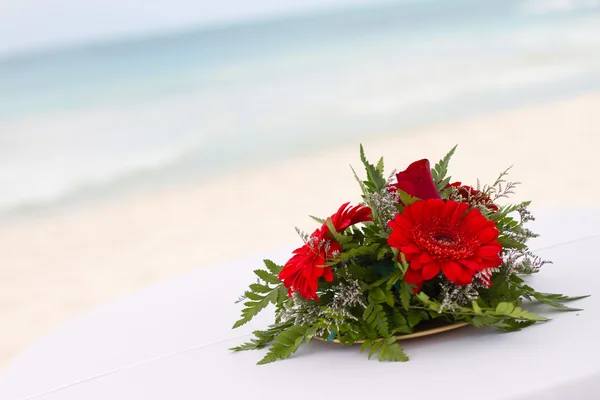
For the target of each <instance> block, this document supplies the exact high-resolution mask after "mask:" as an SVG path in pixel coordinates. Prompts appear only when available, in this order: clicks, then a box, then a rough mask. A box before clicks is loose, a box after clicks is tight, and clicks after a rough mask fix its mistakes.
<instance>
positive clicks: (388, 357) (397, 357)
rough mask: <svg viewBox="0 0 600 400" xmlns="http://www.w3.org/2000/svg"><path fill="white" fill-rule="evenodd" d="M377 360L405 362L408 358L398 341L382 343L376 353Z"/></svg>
mask: <svg viewBox="0 0 600 400" xmlns="http://www.w3.org/2000/svg"><path fill="white" fill-rule="evenodd" d="M377 358H378V359H379V361H401V362H406V361H408V360H409V358H408V356H407V355H406V353H404V350H403V349H402V347H400V345H399V344H398V343H391V344H390V343H388V342H387V341H386V342H384V343H383V345H382V346H381V349H379V353H378V354H377Z"/></svg>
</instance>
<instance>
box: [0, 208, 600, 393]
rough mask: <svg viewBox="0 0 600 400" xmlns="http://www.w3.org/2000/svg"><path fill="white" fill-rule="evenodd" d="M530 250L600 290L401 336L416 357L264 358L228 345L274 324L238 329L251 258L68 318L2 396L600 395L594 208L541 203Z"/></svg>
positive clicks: (550, 277) (2, 388) (565, 283)
mask: <svg viewBox="0 0 600 400" xmlns="http://www.w3.org/2000/svg"><path fill="white" fill-rule="evenodd" d="M537 215H538V221H536V227H537V228H536V230H537V231H539V232H540V233H542V234H543V236H542V238H540V239H537V241H536V243H534V244H533V245H532V247H533V248H534V249H535V248H541V249H542V250H541V251H540V252H539V254H540V255H542V256H543V257H545V258H549V259H552V260H553V261H554V262H555V263H554V264H553V265H547V266H546V267H545V269H544V270H543V271H542V272H541V273H540V274H538V275H536V276H534V277H532V278H531V279H530V282H532V284H533V285H534V287H536V288H538V289H539V290H543V291H557V292H559V293H567V294H594V296H592V297H591V298H588V299H584V300H580V301H578V302H576V303H574V305H576V306H580V307H581V308H585V310H584V311H582V312H577V313H557V312H553V311H548V310H547V309H545V308H543V309H541V310H543V311H544V313H545V314H546V315H549V316H550V317H552V318H553V320H552V321H550V322H549V323H546V324H541V325H537V326H534V327H531V328H528V329H525V330H523V331H521V332H517V333H510V334H503V333H498V332H497V331H495V330H477V329H474V328H471V327H467V328H463V329H459V330H457V331H453V332H449V333H444V334H440V335H437V336H432V337H428V338H422V339H415V340H411V341H406V342H403V343H402V345H403V346H404V348H405V350H406V352H407V353H408V355H409V356H410V357H411V361H410V362H408V363H380V362H378V361H367V359H366V355H365V354H361V353H359V351H358V348H347V347H340V346H338V345H335V344H331V343H318V342H316V343H312V344H311V345H310V346H306V345H303V346H302V347H301V349H300V350H299V352H298V353H296V355H295V356H293V357H292V358H290V359H288V360H285V361H279V362H276V363H274V364H270V365H265V366H256V365H255V363H256V361H258V360H259V359H260V358H261V356H262V354H263V353H264V351H262V352H260V351H251V352H242V353H231V352H229V351H228V350H227V349H228V348H229V347H232V346H234V345H237V344H239V343H241V342H243V341H244V340H245V339H247V337H245V336H244V335H246V334H248V333H250V332H251V331H252V330H254V329H259V328H263V327H266V325H267V324H268V323H269V322H270V321H271V319H272V314H270V313H269V312H268V311H265V312H264V313H263V314H261V315H259V317H257V318H256V321H253V322H252V323H250V324H247V325H245V326H243V327H241V328H239V329H237V330H235V331H234V330H231V329H230V327H231V325H232V324H233V322H235V320H237V318H238V317H239V312H240V305H235V304H233V302H234V301H235V300H236V299H237V298H238V296H239V295H240V294H241V293H242V292H243V291H244V289H245V288H246V287H247V285H248V284H249V283H250V282H251V281H252V279H253V278H252V270H253V269H255V268H259V267H260V266H261V259H262V258H263V257H268V258H271V259H273V260H274V261H276V262H281V263H283V262H285V261H286V260H287V258H289V252H290V250H292V249H293V247H295V246H292V247H290V248H287V249H280V250H277V251H272V252H266V253H261V254H256V255H254V256H250V257H247V258H246V259H242V260H236V261H233V262H229V263H224V264H222V265H218V266H214V267H211V268H206V269H202V270H199V271H196V272H193V273H190V274H187V275H184V276H181V277H179V278H176V279H173V280H171V281H168V282H165V283H162V284H159V285H157V286H155V287H152V288H150V289H147V290H145V291H141V292H138V293H134V294H132V295H130V296H127V297H125V298H122V299H120V300H118V301H115V302H112V303H109V304H107V305H105V306H103V307H100V308H98V309H95V310H93V311H92V312H90V313H88V314H86V315H84V316H82V317H80V318H78V319H76V320H74V321H72V322H70V323H68V324H66V325H64V326H62V327H61V328H60V329H58V330H56V331H55V332H53V333H51V334H49V335H47V336H45V337H44V338H42V339H41V340H39V341H38V342H36V343H35V344H34V345H32V346H31V347H30V348H29V349H28V350H27V351H25V352H24V353H22V354H21V355H20V356H19V357H18V358H17V359H16V360H15V361H14V362H13V363H12V364H11V365H10V366H9V367H8V369H7V370H6V371H5V372H4V374H2V376H0V399H2V400H21V399H30V398H31V399H44V400H69V399H77V400H80V399H85V400H94V399H111V400H112V399H144V400H154V399H203V398H208V399H213V398H215V399H220V398H228V399H229V398H240V399H241V398H245V399H258V398H267V397H270V398H272V397H273V396H277V397H285V398H286V399H290V400H291V399H307V398H312V397H318V398H325V397H327V398H338V399H340V398H349V399H354V398H363V397H364V398H367V396H368V398H373V397H374V396H377V395H383V394H384V393H385V394H386V395H387V396H390V395H392V396H396V395H395V394H394V393H397V396H398V397H404V396H409V397H413V398H417V396H418V398H420V399H439V398H444V399H454V398H456V399H461V400H469V399H481V398H485V399H487V400H495V399H516V400H521V399H523V400H524V399H529V400H532V399H544V400H552V399H566V398H568V399H597V398H598V397H597V393H598V392H599V391H600V360H599V356H600V341H598V339H597V338H598V335H599V331H600V323H599V322H598V321H599V320H600V319H599V318H598V317H600V307H599V306H600V291H597V289H596V287H598V286H599V285H600V271H599V270H598V267H597V264H598V263H597V262H596V260H595V254H594V252H595V251H596V249H597V248H598V247H599V245H600V212H598V211H595V212H591V211H590V212H582V211H581V210H580V211H577V212H576V211H571V212H549V211H548V212H539V213H537Z"/></svg>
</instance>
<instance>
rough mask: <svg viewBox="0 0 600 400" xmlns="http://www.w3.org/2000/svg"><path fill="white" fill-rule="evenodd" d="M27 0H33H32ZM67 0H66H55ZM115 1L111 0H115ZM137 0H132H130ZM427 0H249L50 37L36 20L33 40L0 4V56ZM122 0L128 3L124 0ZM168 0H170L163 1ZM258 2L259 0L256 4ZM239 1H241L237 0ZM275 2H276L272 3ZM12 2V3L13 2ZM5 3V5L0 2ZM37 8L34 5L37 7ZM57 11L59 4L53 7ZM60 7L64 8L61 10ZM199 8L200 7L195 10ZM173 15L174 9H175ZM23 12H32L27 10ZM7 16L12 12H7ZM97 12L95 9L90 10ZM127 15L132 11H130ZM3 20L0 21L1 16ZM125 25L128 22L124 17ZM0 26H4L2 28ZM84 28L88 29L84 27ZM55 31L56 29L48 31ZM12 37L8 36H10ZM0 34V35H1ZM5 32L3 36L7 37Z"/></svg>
mask: <svg viewBox="0 0 600 400" xmlns="http://www.w3.org/2000/svg"><path fill="white" fill-rule="evenodd" d="M32 1H33V0H32ZM60 1H66V2H69V0H60ZM115 1H116V0H115ZM135 1H137V0H134V1H133V2H135ZM176 1H179V2H184V3H185V2H186V1H188V0H176ZM426 1H429V0H395V1H394V0H372V1H368V0H311V1H306V2H303V3H302V4H297V3H294V2H285V1H279V2H274V1H271V0H262V1H255V2H254V5H253V7H252V8H250V9H246V10H244V9H243V7H242V11H241V12H238V13H235V12H231V11H229V12H227V11H226V12H224V13H223V12H220V13H219V12H216V13H213V14H214V15H213V16H211V15H208V16H207V15H204V14H202V13H199V14H198V15H197V16H195V17H194V13H191V18H189V17H188V18H184V19H182V18H181V17H179V18H177V17H174V18H172V19H174V22H171V23H169V24H164V23H162V24H161V23H160V22H159V21H160V20H161V18H162V19H164V18H165V16H164V15H157V16H156V20H153V19H150V20H146V21H145V23H141V24H140V22H138V26H137V27H136V24H135V23H134V24H133V28H131V27H128V29H125V30H124V29H123V26H122V25H123V22H124V21H113V22H114V26H113V27H112V28H110V27H109V29H108V30H107V29H106V28H107V27H99V28H96V29H94V28H91V32H89V31H90V28H89V27H87V28H86V27H85V26H83V27H79V31H81V32H78V28H74V30H73V31H71V32H68V31H67V32H64V33H62V34H59V35H58V36H57V37H56V38H54V39H50V40H48V39H47V38H45V37H44V36H46V35H49V36H50V37H52V36H53V35H52V27H53V26H54V27H56V25H53V24H47V25H45V26H42V29H39V28H40V27H39V26H37V27H36V29H35V32H36V33H35V35H34V36H33V40H32V39H29V40H24V39H21V41H19V39H18V38H17V37H18V36H25V37H27V35H22V32H19V30H21V29H24V28H25V27H26V25H27V18H25V21H24V19H23V18H20V19H19V14H20V12H25V13H30V12H31V11H30V10H29V7H27V5H26V4H25V2H22V3H21V4H20V6H21V7H22V9H23V10H22V11H19V10H13V14H15V15H14V16H11V15H10V14H9V13H7V12H6V11H8V10H3V9H2V8H0V11H2V12H3V13H4V15H3V14H2V13H0V62H2V61H5V60H10V59H13V58H27V57H30V56H36V55H39V54H47V53H52V52H61V51H69V50H77V49H80V48H83V47H88V46H93V47H96V46H100V47H101V46H110V45H111V44H114V43H123V42H136V41H141V40H148V39H156V38H160V37H172V36H180V35H186V34H189V33H194V32H198V31H204V30H215V29H216V30H219V29H227V28H230V27H235V26H239V25H247V24H250V25H251V24H257V23H262V22H268V21H270V20H279V19H287V18H294V17H296V16H306V15H311V14H315V13H316V14H320V13H330V12H334V13H335V12H336V11H340V10H344V9H347V8H357V7H358V8H361V7H369V6H377V5H385V4H386V3H388V4H389V3H393V2H396V3H411V2H426ZM227 2H229V3H232V2H234V3H235V2H238V3H239V1H238V0H226V1H225V3H227ZM105 3H106V2H103V4H102V8H103V9H105V10H107V11H110V10H111V8H110V4H105ZM128 3H132V1H131V0H130V1H129V2H128ZM167 3H173V1H170V2H167ZM260 3H265V4H263V7H261V4H260ZM241 4H243V3H241ZM275 4H278V6H274V5H275ZM13 6H16V4H15V5H13ZM5 7H6V5H5ZM169 7H170V8H173V6H172V5H169ZM38 8H39V7H38ZM58 11H60V10H58ZM63 11H64V10H63ZM129 11H130V12H131V13H134V11H136V10H133V9H131V10H129ZM200 11H201V10H200ZM82 13H83V14H81V15H80V16H84V15H85V14H88V13H90V10H83V11H82ZM175 15H176V13H175ZM29 16H32V15H31V14H30V15H29ZM11 17H13V18H11ZM15 17H16V18H17V20H18V24H19V28H18V29H17V31H16V32H15V31H14V29H15V28H13V30H12V31H11V29H10V27H7V23H6V22H7V21H8V22H10V19H14V18H15ZM49 17H52V16H51V15H50V16H49V15H46V16H45V18H49ZM54 17H55V18H58V20H59V21H58V22H61V21H60V19H61V17H60V16H59V15H55V16H54ZM95 17H98V15H95ZM131 17H138V16H135V15H133V14H131ZM3 20H4V21H3ZM127 22H130V21H127ZM127 25H129V26H131V24H130V23H128V24H127ZM2 29H4V30H6V31H7V32H4V31H2ZM86 30H87V31H88V32H86ZM82 32H85V34H84V35H83V39H82V38H80V37H79V35H80V34H81V33H82ZM54 36H56V34H55V35H54ZM11 37H12V40H11V39H10V38H11ZM3 38H4V40H3ZM7 38H8V40H7Z"/></svg>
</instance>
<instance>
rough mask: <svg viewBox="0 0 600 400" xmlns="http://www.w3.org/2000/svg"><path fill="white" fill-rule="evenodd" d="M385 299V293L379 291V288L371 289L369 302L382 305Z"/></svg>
mask: <svg viewBox="0 0 600 400" xmlns="http://www.w3.org/2000/svg"><path fill="white" fill-rule="evenodd" d="M385 299H386V296H385V293H384V292H383V290H381V288H378V287H376V288H373V289H372V290H371V292H370V293H369V300H371V301H372V302H374V303H383V302H384V301H385Z"/></svg>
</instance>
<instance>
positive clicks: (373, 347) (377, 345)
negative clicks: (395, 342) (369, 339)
mask: <svg viewBox="0 0 600 400" xmlns="http://www.w3.org/2000/svg"><path fill="white" fill-rule="evenodd" d="M382 345H383V341H381V340H378V341H376V342H375V343H373V344H372V345H371V349H370V350H369V360H370V359H371V357H373V354H375V353H376V352H377V350H379V348H380V347H381V346H382Z"/></svg>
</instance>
